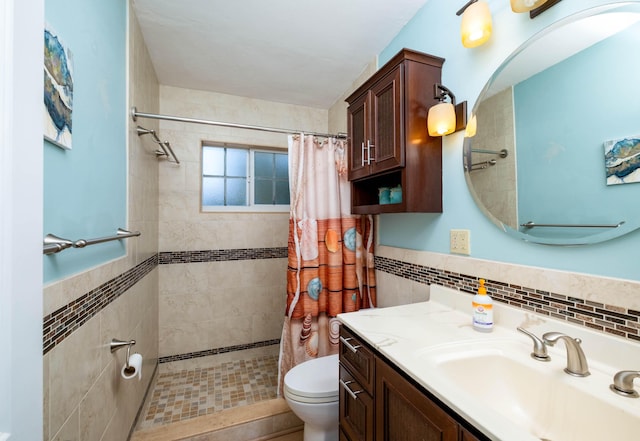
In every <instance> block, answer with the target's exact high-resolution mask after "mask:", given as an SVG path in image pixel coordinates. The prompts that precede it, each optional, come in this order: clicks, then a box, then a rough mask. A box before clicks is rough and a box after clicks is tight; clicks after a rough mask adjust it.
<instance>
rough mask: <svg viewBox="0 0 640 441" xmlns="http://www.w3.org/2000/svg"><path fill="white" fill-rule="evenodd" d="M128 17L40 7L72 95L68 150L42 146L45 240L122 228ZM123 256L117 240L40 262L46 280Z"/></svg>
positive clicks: (62, 3)
mask: <svg viewBox="0 0 640 441" xmlns="http://www.w3.org/2000/svg"><path fill="white" fill-rule="evenodd" d="M126 14H127V5H126V0H109V1H87V0H47V1H46V2H45V19H46V22H47V23H48V25H49V27H50V28H51V29H52V30H53V31H54V32H55V33H57V35H58V37H59V38H60V39H61V41H62V42H63V44H65V45H66V46H67V47H69V48H70V49H71V52H72V54H73V69H74V95H73V148H72V150H63V149H61V148H59V147H57V146H55V145H53V144H51V143H49V142H47V141H44V231H43V236H44V235H46V234H48V233H52V234H55V235H57V236H60V237H63V238H67V239H70V240H77V239H92V238H97V237H104V236H111V235H113V234H115V232H116V230H117V228H118V227H123V228H126V226H127V224H126V213H127V210H126V201H127V199H126V197H127V194H126V176H127V175H126V157H127V156H126V118H127V110H126V90H127V89H126V29H127V28H126V26H127V15H126ZM39 121H40V120H38V119H37V118H34V124H35V126H36V127H39V124H40V122H39ZM124 253H125V244H124V241H114V242H109V243H105V244H99V245H93V246H90V247H87V248H84V249H67V250H65V251H62V252H60V253H58V254H54V255H49V256H44V281H45V283H46V282H49V281H53V280H57V279H60V278H63V277H65V276H67V275H70V274H74V273H78V272H80V271H82V270H85V269H88V268H90V267H93V266H96V265H99V264H101V263H104V262H106V261H109V260H112V259H114V258H117V257H120V256H123V255H124Z"/></svg>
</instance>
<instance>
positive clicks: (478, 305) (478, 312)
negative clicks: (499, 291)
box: [472, 279, 493, 332]
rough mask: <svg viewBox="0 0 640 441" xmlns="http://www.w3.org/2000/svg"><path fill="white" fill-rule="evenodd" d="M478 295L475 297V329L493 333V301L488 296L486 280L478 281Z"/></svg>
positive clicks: (473, 303)
mask: <svg viewBox="0 0 640 441" xmlns="http://www.w3.org/2000/svg"><path fill="white" fill-rule="evenodd" d="M478 283H479V284H480V286H478V294H476V295H475V296H473V301H472V305H473V329H475V330H476V331H480V332H491V330H492V329H493V299H492V298H491V297H489V295H487V289H486V288H485V287H484V279H480V280H479V281H478Z"/></svg>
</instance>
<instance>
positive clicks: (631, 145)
mask: <svg viewBox="0 0 640 441" xmlns="http://www.w3.org/2000/svg"><path fill="white" fill-rule="evenodd" d="M604 163H605V167H606V172H607V185H616V184H628V183H633V182H640V135H639V136H632V137H629V138H622V139H617V140H613V141H607V142H605V143H604Z"/></svg>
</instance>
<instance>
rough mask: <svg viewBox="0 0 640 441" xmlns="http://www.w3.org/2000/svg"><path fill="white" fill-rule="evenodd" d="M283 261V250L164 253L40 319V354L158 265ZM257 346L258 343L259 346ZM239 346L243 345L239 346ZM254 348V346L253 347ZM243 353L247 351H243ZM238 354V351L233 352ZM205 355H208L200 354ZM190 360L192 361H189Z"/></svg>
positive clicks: (282, 248) (220, 350) (280, 248)
mask: <svg viewBox="0 0 640 441" xmlns="http://www.w3.org/2000/svg"><path fill="white" fill-rule="evenodd" d="M286 257H287V247H276V248H246V249H231V250H204V251H167V252H160V253H158V254H155V255H153V256H151V257H149V258H148V259H147V260H145V261H144V262H142V263H140V264H138V265H136V266H135V267H133V268H131V269H129V270H127V271H126V272H124V273H122V274H120V275H118V276H116V277H114V278H113V279H111V280H109V281H108V282H105V283H103V284H102V285H100V286H98V287H97V288H95V289H92V290H91V291H89V292H87V293H86V294H84V295H82V296H80V297H78V298H77V299H75V300H74V301H72V302H70V303H68V304H67V305H65V306H63V307H61V308H59V309H57V310H56V311H54V312H52V313H51V314H48V315H46V316H45V317H43V319H42V348H43V349H42V353H43V355H46V354H47V353H48V352H49V351H51V350H52V349H53V348H54V347H56V345H59V344H60V343H62V341H63V340H64V339H65V338H67V337H68V336H69V335H71V333H73V332H74V331H75V330H76V329H78V328H79V327H80V326H82V325H83V324H85V323H86V322H87V321H89V319H90V318H91V317H93V316H95V315H96V314H98V313H99V312H100V311H101V310H102V309H104V308H105V307H107V306H108V305H109V304H110V303H111V302H113V301H114V300H116V299H117V298H118V297H120V296H121V295H122V294H123V293H125V292H126V291H127V290H128V289H130V288H131V287H132V286H133V285H135V284H136V283H138V281H140V280H141V279H142V278H143V277H144V276H146V275H147V274H148V273H150V272H151V271H152V270H153V269H154V268H155V267H156V266H158V265H159V264H171V263H195V262H223V261H231V260H255V259H279V258H286ZM260 343H261V342H258V344H260ZM240 346H243V345H240ZM256 347H258V346H256ZM243 349H247V348H243ZM235 350H242V349H235ZM209 351H219V352H213V353H211V354H205V355H200V356H202V357H204V356H206V355H213V354H215V353H222V352H229V351H224V348H219V349H210V350H209ZM203 352H208V351H203ZM191 358H193V357H191Z"/></svg>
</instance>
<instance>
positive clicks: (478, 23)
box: [460, 1, 493, 47]
mask: <svg viewBox="0 0 640 441" xmlns="http://www.w3.org/2000/svg"><path fill="white" fill-rule="evenodd" d="M492 29H493V24H492V21H491V11H490V10H489V4H488V3H487V2H484V1H479V2H475V3H473V4H471V5H469V6H468V7H467V9H465V11H464V13H463V14H462V22H461V24H460V35H461V37H462V45H463V46H464V47H476V46H480V45H481V44H484V43H485V42H486V41H487V40H488V39H489V37H491V31H492Z"/></svg>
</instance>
